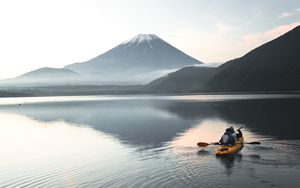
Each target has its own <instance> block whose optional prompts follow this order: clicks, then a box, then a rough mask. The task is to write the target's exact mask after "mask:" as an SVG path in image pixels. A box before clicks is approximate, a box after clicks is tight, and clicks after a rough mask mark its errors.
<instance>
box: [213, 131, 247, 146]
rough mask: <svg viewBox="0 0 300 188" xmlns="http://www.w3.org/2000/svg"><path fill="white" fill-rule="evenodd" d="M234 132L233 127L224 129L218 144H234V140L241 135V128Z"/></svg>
mask: <svg viewBox="0 0 300 188" xmlns="http://www.w3.org/2000/svg"><path fill="white" fill-rule="evenodd" d="M237 131H238V132H237V133H236V132H235V131H234V128H233V127H229V128H227V129H226V131H225V133H224V134H223V136H222V137H221V139H220V141H219V144H220V145H234V144H235V142H236V141H237V140H238V139H239V138H240V137H242V136H243V133H242V131H241V128H240V129H238V130H237Z"/></svg>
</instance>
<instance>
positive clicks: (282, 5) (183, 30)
mask: <svg viewBox="0 0 300 188" xmlns="http://www.w3.org/2000/svg"><path fill="white" fill-rule="evenodd" d="M0 24H1V27H0V65H1V69H0V79H4V78H10V77H15V76H18V75H20V74H23V73H25V72H28V71H31V70H34V69H37V68H41V67H46V66H47V67H56V68H61V67H64V66H65V65H67V64H71V63H74V62H83V61H87V60H89V59H91V58H93V57H95V56H98V55H100V54H102V53H104V52H106V51H107V50H109V49H111V48H113V47H115V46H116V45H118V44H119V43H121V42H123V41H125V40H128V39H130V38H132V37H134V36H135V35H137V34H140V33H146V34H147V33H152V34H156V35H158V36H159V37H160V38H162V39H164V40H165V41H167V42H169V43H170V44H172V45H173V46H175V47H177V48H178V49H180V50H182V51H184V52H185V53H187V54H189V55H191V56H193V57H195V58H196V59H198V60H200V61H202V62H204V63H208V64H209V63H214V62H225V61H227V60H230V59H233V58H237V57H240V56H242V55H244V54H245V53H246V52H248V51H249V50H251V49H253V48H255V47H257V46H259V45H261V44H263V43H265V42H267V41H270V40H271V39H274V38H276V37H277V36H279V35H281V34H283V33H285V32H287V31H288V30H290V29H292V28H294V27H295V26H297V25H300V1H299V0H251V1H242V0H26V1H25V0H1V1H0Z"/></svg>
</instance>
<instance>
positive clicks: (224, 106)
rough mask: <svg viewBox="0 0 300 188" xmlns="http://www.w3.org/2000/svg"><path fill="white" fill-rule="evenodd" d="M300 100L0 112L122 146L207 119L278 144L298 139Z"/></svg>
mask: <svg viewBox="0 0 300 188" xmlns="http://www.w3.org/2000/svg"><path fill="white" fill-rule="evenodd" d="M299 110H300V100H297V99H285V100H284V99H280V100H279V99H277V100H275V99H269V100H236V101H222V102H185V101H168V100H108V101H73V102H52V103H36V104H25V105H22V106H1V107H0V111H2V112H12V113H18V114H23V115H26V116H29V117H32V118H33V119H36V120H40V121H57V120H63V121H66V122H68V123H72V124H77V125H88V126H91V127H93V128H94V129H96V130H99V131H101V132H104V133H106V134H111V135H114V136H116V137H117V138H118V139H120V140H121V141H122V142H124V143H127V144H130V145H134V146H142V147H159V146H161V145H162V144H163V143H165V142H168V141H171V140H172V139H173V138H174V137H176V135H178V134H179V133H181V132H185V131H186V130H187V129H188V128H190V127H193V126H195V125H196V124H197V123H199V122H201V121H202V120H205V119H213V118H220V119H223V120H224V121H226V122H229V123H233V124H244V125H245V126H246V127H248V128H249V129H250V130H251V131H254V132H258V133H260V134H262V135H270V136H275V137H278V138H282V139H299V138H300V136H299V134H298V131H299V130H300V126H299V124H300V117H299V116H298V112H299Z"/></svg>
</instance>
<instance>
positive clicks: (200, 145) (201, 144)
mask: <svg viewBox="0 0 300 188" xmlns="http://www.w3.org/2000/svg"><path fill="white" fill-rule="evenodd" d="M244 144H251V145H260V144H261V142H258V141H256V142H246V143H244ZM209 145H220V144H219V142H214V143H210V144H209V143H206V142H198V143H197V146H199V147H206V146H209Z"/></svg>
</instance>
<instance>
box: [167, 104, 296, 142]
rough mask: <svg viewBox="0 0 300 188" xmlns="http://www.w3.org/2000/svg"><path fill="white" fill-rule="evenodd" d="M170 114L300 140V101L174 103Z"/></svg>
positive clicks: (170, 107)
mask: <svg viewBox="0 0 300 188" xmlns="http://www.w3.org/2000/svg"><path fill="white" fill-rule="evenodd" d="M167 110H168V111H170V112H172V113H174V114H177V115H179V116H181V117H183V118H186V119H195V118H198V117H202V118H203V117H204V116H205V117H206V118H211V117H213V116H215V117H219V118H221V119H223V120H224V121H227V122H229V123H233V124H243V125H245V126H246V127H247V128H249V129H251V131H253V132H258V133H260V134H262V135H269V136H273V137H276V138H280V139H300V135H299V131H300V116H299V111H300V99H265V100H235V101H222V102H204V103H200V102H195V103H186V102H174V103H172V104H171V105H169V106H168V108H167Z"/></svg>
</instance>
